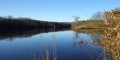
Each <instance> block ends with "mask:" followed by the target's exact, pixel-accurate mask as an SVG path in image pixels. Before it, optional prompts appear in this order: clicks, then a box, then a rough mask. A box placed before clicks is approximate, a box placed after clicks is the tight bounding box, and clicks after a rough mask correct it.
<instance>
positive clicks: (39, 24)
mask: <svg viewBox="0 0 120 60" xmlns="http://www.w3.org/2000/svg"><path fill="white" fill-rule="evenodd" d="M64 28H69V29H70V28H71V23H69V22H48V21H40V20H34V19H30V18H13V17H11V16H8V17H0V30H24V29H42V30H43V29H44V30H45V29H64Z"/></svg>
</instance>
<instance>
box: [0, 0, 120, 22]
mask: <svg viewBox="0 0 120 60" xmlns="http://www.w3.org/2000/svg"><path fill="white" fill-rule="evenodd" d="M116 7H120V0H0V16H8V15H12V16H13V17H28V18H32V19H37V20H45V21H59V22H64V21H65V22H71V21H74V20H73V17H72V16H80V19H81V20H85V19H88V17H87V16H86V15H85V14H87V15H88V16H89V17H90V16H92V14H93V13H95V12H98V11H104V10H110V9H114V8H116Z"/></svg>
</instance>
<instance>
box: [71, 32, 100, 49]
mask: <svg viewBox="0 0 120 60" xmlns="http://www.w3.org/2000/svg"><path fill="white" fill-rule="evenodd" d="M82 34H84V33H77V32H75V33H74V37H73V46H74V47H75V46H76V45H79V46H81V47H83V46H86V45H90V44H96V43H97V42H98V40H99V39H100V38H101V35H100V34H96V33H85V34H87V35H88V36H90V38H91V40H89V41H85V39H84V38H86V36H84V37H83V36H82Z"/></svg>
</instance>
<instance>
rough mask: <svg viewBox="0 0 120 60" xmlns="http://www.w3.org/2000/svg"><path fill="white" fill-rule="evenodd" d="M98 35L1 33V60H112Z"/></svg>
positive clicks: (53, 32)
mask: <svg viewBox="0 0 120 60" xmlns="http://www.w3.org/2000/svg"><path fill="white" fill-rule="evenodd" d="M101 37H102V35H101V34H99V33H96V32H82V31H81V32H75V31H72V30H66V31H50V32H42V33H40V32H39V31H37V32H36V31H24V32H14V33H13V32H7V33H4V32H1V34H0V60H96V59H104V58H105V57H109V56H108V55H107V54H105V52H104V48H103V47H102V46H100V45H99V44H98V41H99V40H100V38H101Z"/></svg>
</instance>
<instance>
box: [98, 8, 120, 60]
mask: <svg viewBox="0 0 120 60" xmlns="http://www.w3.org/2000/svg"><path fill="white" fill-rule="evenodd" d="M105 14H106V15H105V18H104V20H105V24H106V25H107V26H109V27H108V28H107V29H106V30H105V31H104V37H103V39H102V40H100V41H99V44H101V45H102V46H103V47H104V49H105V52H106V53H112V57H111V59H108V60H120V11H118V10H111V11H109V12H105ZM108 19H110V20H108Z"/></svg>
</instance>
